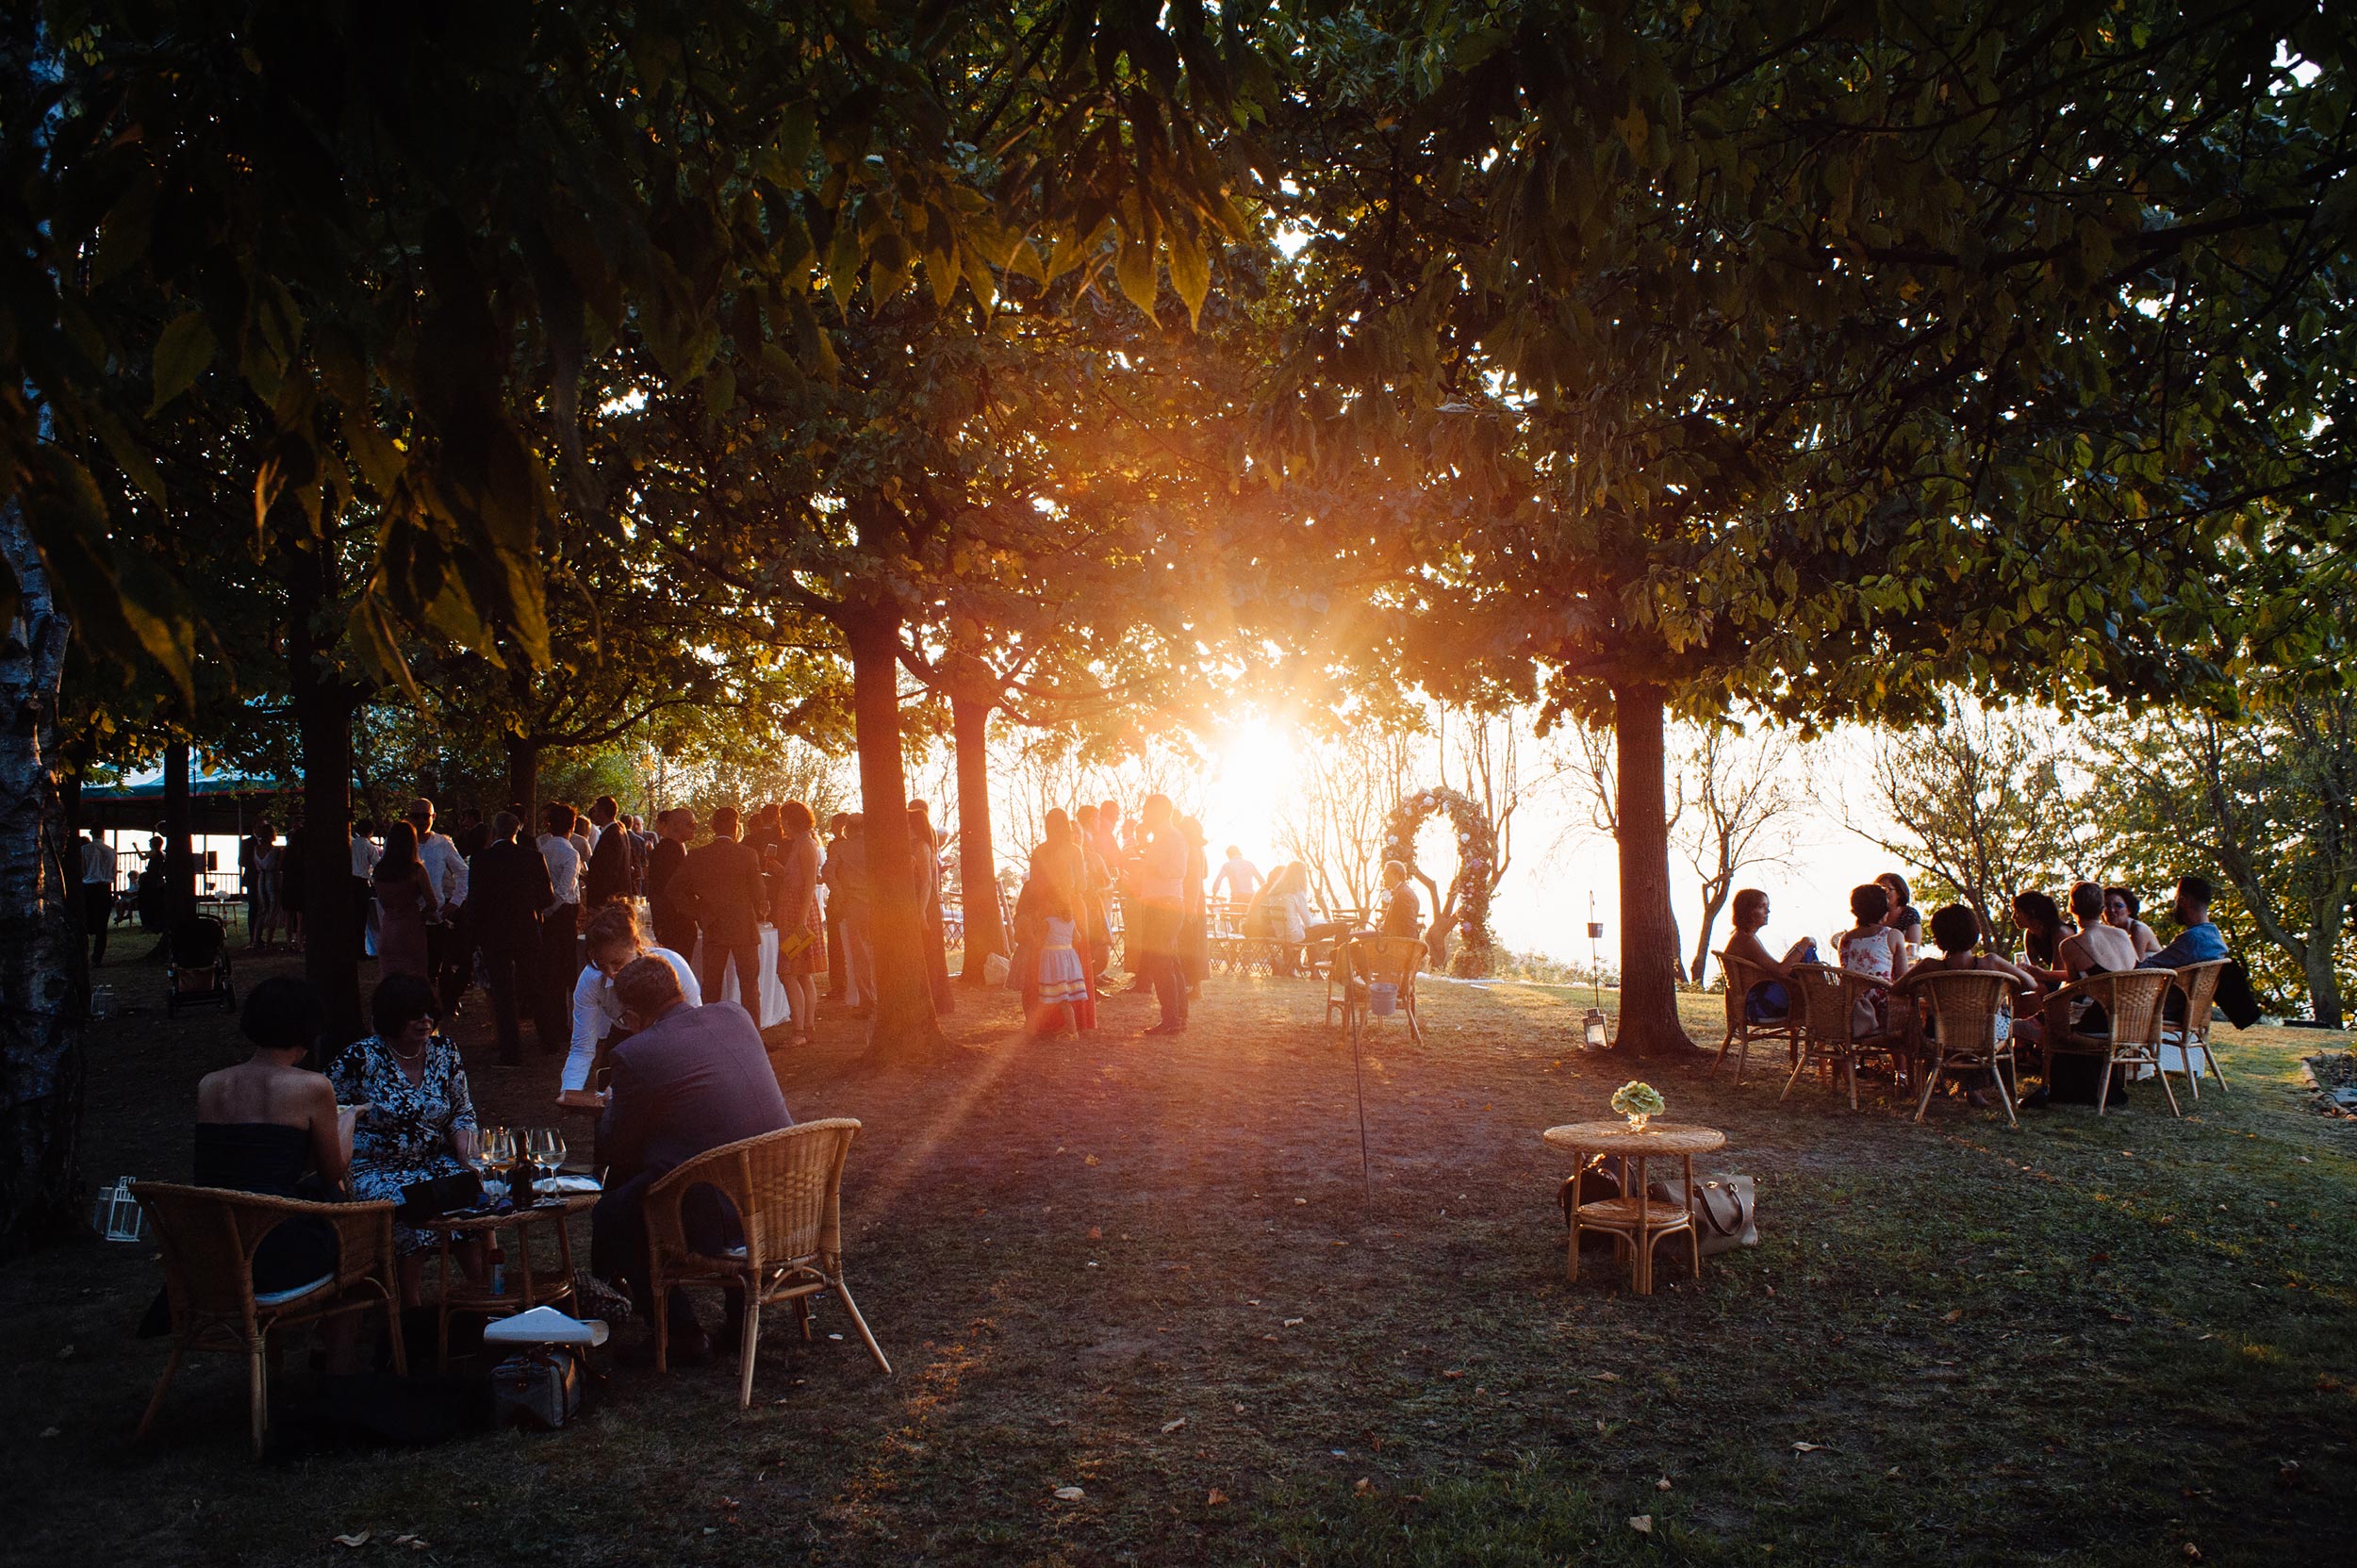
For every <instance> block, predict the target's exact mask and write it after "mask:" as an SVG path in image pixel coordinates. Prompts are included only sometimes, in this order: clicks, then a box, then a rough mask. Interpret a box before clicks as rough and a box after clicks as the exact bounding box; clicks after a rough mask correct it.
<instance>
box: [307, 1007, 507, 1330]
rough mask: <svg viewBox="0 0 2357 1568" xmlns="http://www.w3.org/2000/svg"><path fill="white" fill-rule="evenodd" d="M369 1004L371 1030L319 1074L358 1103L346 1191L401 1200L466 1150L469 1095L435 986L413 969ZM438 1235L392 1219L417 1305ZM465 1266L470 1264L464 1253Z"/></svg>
mask: <svg viewBox="0 0 2357 1568" xmlns="http://www.w3.org/2000/svg"><path fill="white" fill-rule="evenodd" d="M369 1009H370V1013H371V1016H372V1017H373V1019H374V1021H375V1024H376V1032H375V1033H374V1034H371V1035H370V1036H369V1037H368V1038H367V1039H365V1040H355V1041H354V1042H353V1043H352V1045H350V1046H349V1047H347V1048H345V1050H344V1053H343V1054H342V1055H341V1056H339V1057H338V1058H337V1059H336V1065H334V1066H333V1067H330V1068H329V1069H328V1072H327V1076H328V1078H329V1079H330V1080H331V1081H333V1082H334V1083H335V1085H336V1093H337V1096H338V1098H341V1099H343V1100H345V1101H347V1102H350V1103H354V1104H359V1105H362V1106H364V1109H363V1110H362V1111H361V1113H360V1118H359V1123H358V1126H357V1128H356V1130H355V1131H354V1138H353V1159H352V1189H353V1192H354V1194H355V1195H356V1196H358V1197H363V1198H372V1197H387V1198H391V1199H392V1200H393V1201H394V1202H396V1203H398V1202H400V1201H401V1190H402V1189H403V1188H404V1187H407V1186H411V1185H413V1184H415V1183H417V1182H420V1181H431V1180H434V1179H435V1178H436V1177H440V1176H455V1175H457V1174H459V1173H461V1172H463V1171H465V1170H467V1169H468V1168H469V1167H468V1162H469V1161H470V1160H471V1159H472V1158H473V1156H474V1138H475V1120H474V1100H473V1099H472V1098H471V1097H470V1096H469V1094H468V1092H467V1069H466V1066H465V1065H464V1064H463V1063H461V1062H460V1061H459V1059H458V1048H457V1047H456V1046H454V1045H453V1044H451V1042H450V1039H449V1037H448V1036H446V1035H444V1034H441V1033H439V1032H437V1031H436V1029H435V1027H434V1025H435V1020H436V1007H435V1001H434V987H433V986H432V985H431V984H430V983H429V982H426V981H425V980H424V979H422V978H421V977H420V976H417V975H393V976H390V977H388V978H387V979H386V980H384V981H381V982H378V984H377V987H376V994H375V995H374V996H373V997H372V998H371V999H370V1003H369ZM437 1239H438V1237H437V1233H436V1232H435V1231H432V1230H420V1229H419V1228H417V1227H415V1226H409V1225H404V1224H402V1223H401V1222H400V1221H399V1220H395V1221H394V1222H393V1246H394V1249H395V1250H396V1251H398V1252H399V1253H400V1254H401V1296H402V1304H403V1305H404V1306H410V1307H414V1306H416V1305H417V1304H418V1299H419V1293H420V1286H421V1284H422V1282H423V1279H424V1274H425V1254H426V1252H427V1251H428V1250H429V1249H431V1248H432V1247H433V1246H435V1244H436V1242H437ZM469 1267H470V1272H473V1269H474V1262H473V1260H472V1259H470V1261H469Z"/></svg>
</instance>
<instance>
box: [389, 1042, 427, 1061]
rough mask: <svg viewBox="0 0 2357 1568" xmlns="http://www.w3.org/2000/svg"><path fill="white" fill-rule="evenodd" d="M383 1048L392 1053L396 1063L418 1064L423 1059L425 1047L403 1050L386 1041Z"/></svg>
mask: <svg viewBox="0 0 2357 1568" xmlns="http://www.w3.org/2000/svg"><path fill="white" fill-rule="evenodd" d="M385 1048H386V1049H387V1050H389V1051H391V1052H392V1053H393V1057H394V1059H395V1060H396V1061H401V1062H420V1061H423V1060H424V1058H425V1047H423V1046H420V1047H419V1048H417V1049H416V1050H404V1049H402V1048H400V1047H399V1046H397V1045H395V1044H393V1043H392V1042H391V1041H390V1040H387V1041H386V1042H385Z"/></svg>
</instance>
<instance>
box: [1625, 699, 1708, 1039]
mask: <svg viewBox="0 0 2357 1568" xmlns="http://www.w3.org/2000/svg"><path fill="white" fill-rule="evenodd" d="M1664 707H1665V703H1664V701H1663V691H1662V688H1661V687H1659V686H1649V685H1624V686H1620V687H1616V688H1615V689H1614V691H1613V693H1612V734H1613V742H1614V751H1616V753H1617V754H1618V757H1619V761H1620V784H1619V788H1618V798H1619V812H1618V818H1619V820H1618V833H1617V835H1616V836H1617V838H1618V841H1619V845H1620V851H1621V1027H1620V1032H1619V1033H1618V1035H1617V1036H1616V1037H1615V1039H1614V1040H1613V1048H1615V1049H1617V1050H1627V1051H1632V1052H1635V1053H1636V1054H1638V1055H1641V1056H1650V1055H1653V1054H1654V1053H1656V1052H1658V1051H1673V1050H1684V1049H1690V1048H1692V1046H1693V1042H1692V1041H1691V1040H1689V1039H1688V1038H1687V1035H1686V1031H1685V1029H1684V1027H1683V1026H1681V1025H1680V1024H1679V1023H1678V1004H1677V985H1676V980H1675V975H1676V971H1677V967H1678V934H1677V924H1676V922H1675V921H1674V920H1673V919H1672V918H1671V915H1670V828H1669V823H1668V822H1667V821H1666V820H1665V819H1664V817H1663V805H1664V801H1665V797H1666V789H1665V786H1664V782H1663V757H1662V751H1663V738H1662V729H1663V712H1664Z"/></svg>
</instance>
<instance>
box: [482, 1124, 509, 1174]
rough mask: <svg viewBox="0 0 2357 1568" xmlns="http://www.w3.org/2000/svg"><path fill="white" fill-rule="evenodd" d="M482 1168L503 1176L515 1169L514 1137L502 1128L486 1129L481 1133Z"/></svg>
mask: <svg viewBox="0 0 2357 1568" xmlns="http://www.w3.org/2000/svg"><path fill="white" fill-rule="evenodd" d="M482 1145H483V1168H484V1169H485V1170H486V1171H489V1172H490V1173H491V1174H492V1175H493V1176H505V1175H506V1174H507V1173H508V1172H509V1171H511V1170H513V1169H515V1168H516V1135H515V1134H514V1133H513V1132H510V1131H507V1129H505V1128H503V1127H486V1128H485V1129H484V1130H483V1133H482Z"/></svg>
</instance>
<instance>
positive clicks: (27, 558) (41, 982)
mask: <svg viewBox="0 0 2357 1568" xmlns="http://www.w3.org/2000/svg"><path fill="white" fill-rule="evenodd" d="M0 556H4V557H5V558H6V560H7V561H8V568H9V569H10V570H11V571H13V572H14V573H15V576H16V582H17V592H18V598H17V607H16V616H15V618H14V619H12V620H10V621H8V622H7V623H6V624H5V625H0V1257H8V1256H11V1255H13V1254H16V1253H19V1252H22V1251H24V1250H25V1249H26V1248H28V1247H31V1246H38V1245H40V1244H41V1243H42V1242H45V1241H52V1240H57V1239H60V1238H62V1237H65V1236H69V1235H73V1234H75V1233H77V1232H78V1231H79V1230H81V1229H82V1206H81V1202H80V1196H81V1195H80V1193H79V1191H78V1189H77V1187H76V1185H75V1172H74V1153H75V1147H76V1145H77V1144H78V1142H79V1137H80V1132H81V1125H82V1086H83V1074H84V1066H85V1062H86V1060H87V1058H86V1056H85V1048H84V1035H83V1030H84V1020H85V1019H86V1018H87V1016H88V1000H87V999H88V996H89V980H90V975H89V970H88V967H87V962H88V954H87V951H86V949H85V948H84V946H83V942H82V937H81V927H80V925H79V924H78V922H77V921H76V920H75V918H74V916H76V914H78V913H79V911H78V909H77V907H76V905H77V903H78V900H76V899H75V897H74V885H75V883H78V882H79V881H80V880H81V867H80V865H79V864H78V863H75V864H72V865H69V863H68V856H69V855H71V854H72V853H73V842H72V840H71V839H70V838H67V837H66V836H64V835H63V834H62V833H61V832H60V826H61V818H60V814H59V809H58V780H57V757H56V754H55V745H56V739H57V722H58V682H59V680H60V679H61V677H62V675H63V673H64V669H65V656H66V645H67V642H68V640H69V627H68V624H67V621H66V619H65V617H64V616H63V615H62V614H60V613H59V612H58V608H57V604H56V602H55V601H54V600H52V599H51V597H50V592H49V577H48V573H47V571H46V570H45V569H43V568H42V566H41V557H40V555H39V553H37V552H36V551H35V550H34V548H33V541H32V536H31V532H30V530H29V529H27V528H26V527H25V519H24V514H23V513H22V512H21V511H20V510H19V509H18V508H17V506H16V504H15V503H13V502H10V503H5V504H0Z"/></svg>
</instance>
